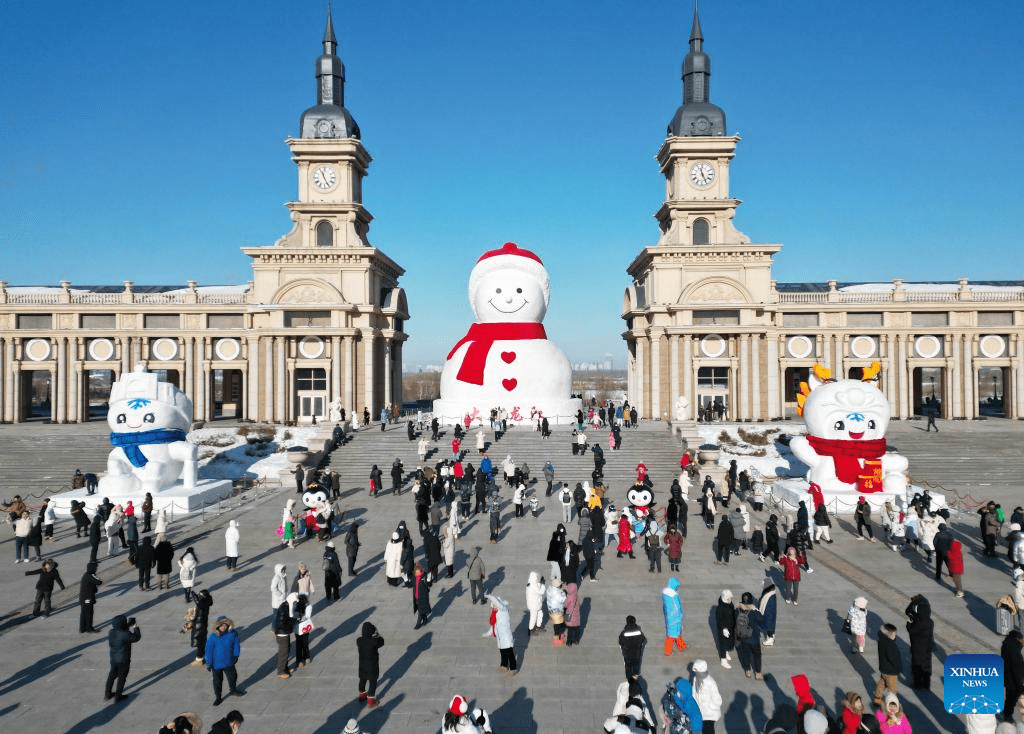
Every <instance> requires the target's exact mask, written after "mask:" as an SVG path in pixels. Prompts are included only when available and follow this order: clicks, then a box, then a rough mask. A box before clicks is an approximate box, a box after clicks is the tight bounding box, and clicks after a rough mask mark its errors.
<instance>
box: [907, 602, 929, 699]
mask: <svg viewBox="0 0 1024 734" xmlns="http://www.w3.org/2000/svg"><path fill="white" fill-rule="evenodd" d="M905 614H906V615H907V619H908V620H909V621H908V622H907V634H908V635H909V637H910V672H911V678H912V681H913V686H912V687H913V688H930V687H931V680H932V648H933V647H934V644H935V623H934V622H933V621H932V607H931V604H930V603H929V602H928V600H927V599H926V598H925V597H923V596H921V595H920V594H915V595H914V596H913V597H911V598H910V604H909V605H908V606H907V609H906V611H905Z"/></svg>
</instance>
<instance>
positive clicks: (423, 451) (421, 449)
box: [416, 436, 430, 464]
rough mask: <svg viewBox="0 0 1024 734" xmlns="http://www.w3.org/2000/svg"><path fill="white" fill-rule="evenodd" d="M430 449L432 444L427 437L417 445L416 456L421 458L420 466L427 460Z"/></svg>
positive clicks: (423, 437)
mask: <svg viewBox="0 0 1024 734" xmlns="http://www.w3.org/2000/svg"><path fill="white" fill-rule="evenodd" d="M429 448H430V442H429V441H428V440H427V437H426V436H422V437H421V438H420V441H419V443H417V444H416V455H417V456H419V457H420V464H422V463H423V462H424V461H426V460H427V449H429Z"/></svg>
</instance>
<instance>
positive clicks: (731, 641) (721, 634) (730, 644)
mask: <svg viewBox="0 0 1024 734" xmlns="http://www.w3.org/2000/svg"><path fill="white" fill-rule="evenodd" d="M715 640H716V642H717V643H718V657H719V658H721V661H722V667H723V668H731V667H732V666H731V665H729V660H730V659H731V658H732V655H731V654H730V653H731V652H732V650H734V649H735V648H736V605H735V604H733V603H732V592H731V591H730V590H729V589H725V590H724V591H722V595H721V596H720V597H719V598H718V606H717V607H715Z"/></svg>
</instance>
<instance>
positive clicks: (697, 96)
mask: <svg viewBox="0 0 1024 734" xmlns="http://www.w3.org/2000/svg"><path fill="white" fill-rule="evenodd" d="M710 82H711V57H710V56H708V55H707V54H706V53H704V33H703V32H702V31H701V28H700V16H699V15H698V13H697V5H696V3H694V6H693V26H691V28H690V52H689V53H688V54H686V58H685V59H684V60H683V104H682V106H681V107H680V108H679V109H678V110H676V114H675V116H674V117H673V118H672V121H671V122H670V123H669V125H668V134H669V136H670V137H685V136H707V135H725V112H723V111H722V108H721V107H718V106H716V105H713V104H711V96H710V86H711V85H710Z"/></svg>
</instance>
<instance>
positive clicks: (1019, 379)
mask: <svg viewBox="0 0 1024 734" xmlns="http://www.w3.org/2000/svg"><path fill="white" fill-rule="evenodd" d="M1016 341H1017V348H1016V349H1015V350H1014V351H1013V353H1014V354H1016V355H1017V356H1016V357H1014V359H1013V360H1011V362H1010V364H1011V365H1013V367H1012V371H1011V374H1012V377H1011V378H1010V386H1011V388H1010V389H1011V390H1013V392H1011V393H1010V394H1011V395H1013V405H1014V413H1013V418H1016V419H1019V418H1021V417H1024V394H1021V393H1022V391H1024V335H1022V334H1020V333H1018V334H1017V338H1016Z"/></svg>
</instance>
